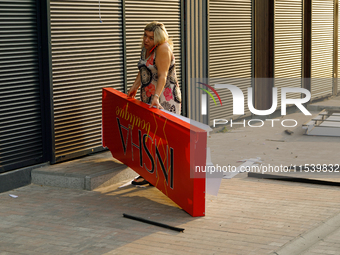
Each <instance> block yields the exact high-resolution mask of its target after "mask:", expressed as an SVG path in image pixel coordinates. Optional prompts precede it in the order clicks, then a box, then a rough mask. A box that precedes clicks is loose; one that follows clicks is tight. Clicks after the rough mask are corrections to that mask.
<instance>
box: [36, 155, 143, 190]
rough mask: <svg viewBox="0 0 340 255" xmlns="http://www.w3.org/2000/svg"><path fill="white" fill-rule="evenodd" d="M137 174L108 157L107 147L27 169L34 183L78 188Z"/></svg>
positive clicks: (95, 185) (83, 188)
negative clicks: (65, 160)
mask: <svg viewBox="0 0 340 255" xmlns="http://www.w3.org/2000/svg"><path fill="white" fill-rule="evenodd" d="M137 175H138V174H137V173H136V172H135V171H133V170H132V169H131V168H129V167H127V166H126V165H124V164H122V163H121V162H119V161H117V160H115V159H114V158H112V155H111V153H110V152H109V151H107V152H101V153H97V154H94V155H91V156H86V157H83V158H79V159H75V160H71V161H67V162H63V163H58V164H55V165H47V166H43V167H40V168H37V169H34V170H32V172H31V176H32V183H34V184H38V185H46V186H53V187H61V188H71V189H82V190H95V189H97V188H103V187H107V186H110V185H113V184H116V183H118V182H121V181H124V180H130V179H133V178H134V177H136V176H137Z"/></svg>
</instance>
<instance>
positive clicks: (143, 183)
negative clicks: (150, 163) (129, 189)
mask: <svg viewBox="0 0 340 255" xmlns="http://www.w3.org/2000/svg"><path fill="white" fill-rule="evenodd" d="M139 179H144V178H143V176H138V177H137V178H136V179H134V180H133V181H132V182H131V184H132V185H145V184H149V185H150V186H153V185H152V184H151V183H150V182H148V181H147V180H145V179H144V181H141V182H136V180H139Z"/></svg>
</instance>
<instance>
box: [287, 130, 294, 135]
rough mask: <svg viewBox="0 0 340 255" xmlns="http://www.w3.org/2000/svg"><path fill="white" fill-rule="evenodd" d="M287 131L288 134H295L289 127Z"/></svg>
mask: <svg viewBox="0 0 340 255" xmlns="http://www.w3.org/2000/svg"><path fill="white" fill-rule="evenodd" d="M285 133H286V134H288V135H292V134H294V132H293V131H292V130H289V129H286V130H285Z"/></svg>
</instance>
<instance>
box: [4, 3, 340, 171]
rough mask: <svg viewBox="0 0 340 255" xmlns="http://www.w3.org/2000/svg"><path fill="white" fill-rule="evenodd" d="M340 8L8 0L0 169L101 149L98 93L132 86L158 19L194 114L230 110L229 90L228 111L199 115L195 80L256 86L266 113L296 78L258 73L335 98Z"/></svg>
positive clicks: (187, 110) (186, 111)
mask: <svg viewBox="0 0 340 255" xmlns="http://www.w3.org/2000/svg"><path fill="white" fill-rule="evenodd" d="M338 8H339V5H338V0H275V1H263V0H255V1H251V0H224V1H222V0H160V1H158V0H155V1H151V0H149V1H146V0H145V1H144V0H143V1H133V0H100V1H87V0H79V1H74V0H73V1H57V0H21V1H4V0H1V1H0V9H1V13H2V14H1V19H0V30H1V31H2V33H1V41H0V45H1V49H0V67H1V68H0V174H1V173H8V172H11V171H14V170H17V169H21V168H23V167H27V166H32V165H36V164H40V163H44V162H50V163H51V164H54V163H58V162H63V161H65V160H69V159H72V158H76V157H79V156H82V155H87V154H89V153H93V152H98V151H102V150H103V148H102V142H101V89H102V88H103V87H113V88H115V89H117V90H120V91H122V92H125V93H126V92H127V91H128V89H129V87H130V86H131V85H132V83H133V81H134V79H135V77H136V75H137V72H138V69H137V62H138V59H139V57H140V43H141V37H142V35H143V27H144V26H145V24H147V23H148V22H151V21H153V20H158V21H160V22H163V23H164V24H165V26H166V28H167V29H168V32H169V35H170V37H171V38H172V39H173V41H174V49H175V50H174V54H175V57H176V65H177V66H176V72H177V75H178V78H179V81H180V86H181V89H182V97H183V98H182V99H183V115H185V116H188V117H190V118H192V119H196V120H199V121H202V122H205V123H209V124H210V123H211V120H212V119H214V118H218V116H223V117H224V118H226V117H228V118H229V117H230V118H232V117H233V116H232V99H231V93H229V92H228V91H225V92H223V93H221V94H220V95H221V99H222V101H223V102H225V104H224V107H223V108H222V107H219V106H216V105H215V104H214V102H213V101H212V100H211V101H209V105H208V109H209V113H208V114H207V115H206V116H202V115H200V114H199V111H197V110H196V109H198V108H199V106H200V104H201V101H200V100H201V93H202V91H201V90H198V89H197V83H196V82H197V80H195V79H199V81H202V80H200V79H203V81H204V79H206V78H209V79H214V78H216V79H224V78H226V79H236V80H235V85H237V86H238V87H239V88H240V89H241V90H242V91H243V92H244V94H246V93H247V92H246V91H247V88H248V87H253V91H254V93H253V94H254V98H253V101H254V106H255V108H257V109H268V108H270V106H271V100H272V98H271V96H272V92H271V91H272V87H273V86H275V87H277V88H282V87H285V86H286V87H289V86H291V85H292V84H291V83H290V82H287V79H282V80H281V82H280V79H277V80H278V81H275V83H274V82H272V81H273V80H272V79H268V81H269V82H268V83H261V84H257V81H258V79H253V78H295V79H294V81H295V82H294V87H297V86H298V87H303V88H307V89H309V90H310V91H311V93H312V100H316V99H319V98H324V97H328V96H331V95H336V94H337V93H338V90H339V89H338V85H337V79H336V78H337V76H338V52H339V51H338V37H339V32H338V31H339V30H338V22H339V19H338V12H339V11H338ZM310 78H323V79H320V80H319V81H318V79H313V80H311V79H310ZM324 78H328V79H324ZM250 114H251V113H250V112H249V111H245V116H250Z"/></svg>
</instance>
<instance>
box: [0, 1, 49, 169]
mask: <svg viewBox="0 0 340 255" xmlns="http://www.w3.org/2000/svg"><path fill="white" fill-rule="evenodd" d="M36 9H37V8H36V1H35V0H26V1H24V0H22V1H1V6H0V11H1V16H0V31H1V34H0V37H1V40H0V172H4V171H9V170H12V169H15V168H19V167H24V166H28V165H32V164H36V163H41V162H42V155H43V149H42V129H41V128H42V125H41V108H40V107H41V106H40V84H39V57H38V39H37V14H36Z"/></svg>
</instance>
